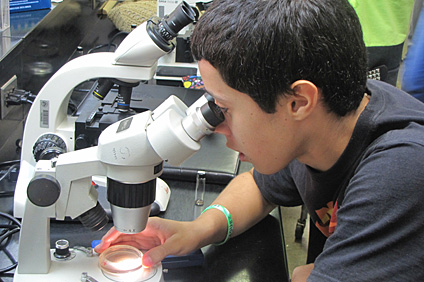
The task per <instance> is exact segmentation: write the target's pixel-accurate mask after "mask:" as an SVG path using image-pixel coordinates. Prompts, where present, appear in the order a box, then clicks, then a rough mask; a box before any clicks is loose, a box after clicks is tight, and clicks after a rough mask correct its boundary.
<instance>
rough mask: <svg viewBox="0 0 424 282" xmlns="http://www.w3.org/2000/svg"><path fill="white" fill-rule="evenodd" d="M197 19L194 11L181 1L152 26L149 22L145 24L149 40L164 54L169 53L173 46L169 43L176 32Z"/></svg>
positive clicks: (175, 35)
mask: <svg viewBox="0 0 424 282" xmlns="http://www.w3.org/2000/svg"><path fill="white" fill-rule="evenodd" d="M197 17H198V14H197V13H196V12H195V10H194V9H193V8H192V7H191V6H190V5H189V4H187V2H185V1H183V2H182V3H181V4H180V5H178V6H177V8H175V10H174V11H173V12H172V13H171V14H170V15H168V16H165V17H164V18H163V19H161V20H160V21H159V23H157V24H154V23H153V22H152V21H150V22H149V23H148V24H147V32H148V34H149V36H150V38H151V39H152V40H153V41H154V42H155V43H156V44H157V45H158V46H159V47H160V48H161V49H162V50H163V51H165V52H170V51H171V50H172V49H173V48H174V45H173V44H172V43H170V41H171V40H172V39H174V38H175V37H177V35H178V32H179V31H180V30H181V29H183V28H184V27H185V26H186V25H188V24H190V23H192V22H194V21H195V20H196V19H197Z"/></svg>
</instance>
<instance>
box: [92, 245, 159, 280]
mask: <svg viewBox="0 0 424 282" xmlns="http://www.w3.org/2000/svg"><path fill="white" fill-rule="evenodd" d="M142 257H143V253H142V252H141V251H140V250H138V249H137V248H134V247H132V246H128V245H116V246H112V247H110V248H108V249H106V250H105V251H104V252H103V253H101V254H100V256H99V267H100V269H101V271H102V273H103V275H104V276H106V277H107V278H109V279H110V280H113V281H126V282H138V281H145V280H148V279H150V278H152V277H153V276H154V275H155V274H156V272H157V269H156V268H155V267H150V268H147V267H144V266H143V265H142V263H141V259H142Z"/></svg>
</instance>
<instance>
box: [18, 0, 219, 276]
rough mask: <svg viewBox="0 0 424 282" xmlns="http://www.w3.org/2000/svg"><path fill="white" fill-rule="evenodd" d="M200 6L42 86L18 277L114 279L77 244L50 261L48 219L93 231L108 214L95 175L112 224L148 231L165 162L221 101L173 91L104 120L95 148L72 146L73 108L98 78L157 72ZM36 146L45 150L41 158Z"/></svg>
mask: <svg viewBox="0 0 424 282" xmlns="http://www.w3.org/2000/svg"><path fill="white" fill-rule="evenodd" d="M193 13H194V12H193V10H192V9H191V7H190V6H189V5H187V3H185V2H183V3H182V4H181V5H179V6H178V7H177V9H176V10H175V11H174V12H173V13H172V14H171V15H170V16H169V17H165V18H164V19H162V20H161V21H159V22H158V23H154V22H152V21H150V22H148V23H146V24H144V25H141V26H139V27H138V28H136V29H135V30H134V31H133V32H131V33H130V34H129V35H128V36H127V38H126V39H125V40H124V41H123V42H122V43H121V45H120V46H119V47H118V49H117V50H116V51H115V52H114V53H94V54H89V55H85V56H81V57H78V58H76V59H74V60H72V61H70V62H69V63H67V64H66V65H64V66H63V67H62V68H61V69H60V70H59V71H58V72H57V73H56V74H55V75H53V77H52V78H51V79H50V80H49V81H48V82H47V83H46V85H45V86H44V87H43V88H42V89H41V91H40V93H39V94H38V96H37V98H36V99H35V100H34V103H33V106H32V108H31V110H30V112H29V114H28V118H27V122H26V125H25V132H24V139H23V145H22V159H21V169H20V173H19V177H18V182H17V185H16V194H15V216H17V217H22V219H23V220H22V229H21V236H20V242H19V264H18V269H17V271H16V272H15V277H14V281H16V282H18V281H28V280H31V281H58V280H59V281H60V280H63V279H61V277H62V278H63V277H66V279H75V278H72V277H81V275H82V273H86V274H88V275H89V276H91V277H93V278H95V279H98V281H107V278H105V277H104V276H103V275H101V272H100V269H99V267H98V266H97V258H96V257H94V258H93V257H89V256H87V255H86V254H85V253H83V254H81V253H80V252H76V256H75V257H74V258H73V259H70V260H66V261H63V260H58V259H57V258H54V259H52V253H53V252H54V250H50V240H49V238H50V234H49V229H50V228H49V226H50V218H55V219H59V220H63V219H65V217H66V216H69V217H71V218H76V217H79V218H81V219H82V221H83V222H84V223H85V225H86V226H88V227H90V228H92V229H100V228H102V226H104V224H105V223H106V222H107V217H106V214H105V212H104V210H103V209H102V208H101V206H100V205H99V204H98V202H97V191H96V189H95V188H94V185H92V177H93V176H105V177H107V186H108V191H107V194H108V200H109V202H110V203H111V206H112V215H113V219H114V224H115V227H116V228H117V229H118V230H120V231H122V232H126V233H137V232H140V231H142V230H143V229H144V228H145V224H146V222H147V218H148V215H149V211H150V205H151V204H152V202H153V200H154V199H155V189H156V178H157V177H158V176H160V174H161V173H162V170H163V161H164V160H165V161H167V162H169V163H170V164H172V165H178V164H179V163H181V162H182V161H184V160H185V159H187V158H188V157H190V156H191V155H192V154H193V153H195V152H196V151H197V150H199V149H200V143H199V141H200V140H201V139H202V138H203V137H204V136H205V135H206V134H209V133H211V132H212V131H213V129H214V127H215V126H216V125H218V124H219V123H220V122H222V120H223V115H222V113H221V112H220V110H219V108H218V107H216V105H215V104H214V103H213V102H211V101H208V100H207V99H206V98H205V97H204V96H202V97H201V98H200V99H199V100H201V101H198V102H196V103H195V104H194V105H193V106H192V107H190V108H188V107H187V106H186V105H185V104H184V103H183V102H182V101H181V100H179V99H177V98H176V97H175V96H171V97H170V98H168V99H167V100H166V101H165V102H164V103H162V104H161V105H160V106H159V107H158V108H156V109H155V110H154V111H145V112H143V113H140V114H137V115H133V116H130V117H127V118H125V119H123V120H120V121H118V122H116V123H114V124H112V125H110V126H109V127H107V128H106V129H105V130H104V131H103V132H102V134H101V135H100V137H99V141H98V142H99V143H98V146H95V147H89V148H86V149H81V150H76V151H72V148H74V136H73V124H74V122H75V118H73V117H70V116H68V115H67V105H68V101H69V97H70V95H71V94H70V93H71V92H72V89H73V88H74V87H76V86H77V85H79V84H80V83H82V82H84V81H86V80H89V79H93V78H99V77H100V78H114V79H118V80H122V81H125V82H128V83H137V82H139V81H141V80H147V79H150V78H151V77H152V76H153V73H154V71H155V69H156V65H157V59H158V58H159V57H161V56H162V55H164V54H166V53H167V52H170V51H171V50H172V49H173V47H174V45H173V44H172V42H171V40H172V39H173V38H174V37H175V36H176V34H177V33H178V31H179V30H180V29H181V28H183V27H184V26H185V25H187V24H189V23H191V22H192V21H193V20H194V14H193ZM202 101H203V102H202ZM199 104H203V105H202V106H201V107H199ZM193 107H194V108H193ZM37 140H38V142H37ZM40 147H41V150H39V149H40ZM35 148H37V150H34V149H35ZM33 150H34V151H37V152H38V153H39V154H38V156H37V159H38V160H36V159H35V156H34V155H33ZM157 269H158V271H157V273H158V275H157V276H156V275H155V277H154V278H152V279H153V280H149V281H160V280H161V279H162V278H161V277H162V275H161V266H160V265H158V266H157Z"/></svg>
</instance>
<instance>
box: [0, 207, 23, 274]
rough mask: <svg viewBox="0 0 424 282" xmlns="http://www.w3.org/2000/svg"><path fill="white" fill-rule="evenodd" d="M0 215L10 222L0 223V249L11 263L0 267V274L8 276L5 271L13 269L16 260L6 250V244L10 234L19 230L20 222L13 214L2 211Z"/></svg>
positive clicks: (16, 263)
mask: <svg viewBox="0 0 424 282" xmlns="http://www.w3.org/2000/svg"><path fill="white" fill-rule="evenodd" d="M0 217H3V218H6V219H7V220H9V221H11V224H8V225H5V224H3V225H1V228H2V230H1V232H0V251H3V252H4V253H5V254H6V256H7V257H8V258H9V260H10V261H11V263H12V264H11V265H8V266H6V267H4V268H0V275H1V276H9V275H8V273H6V272H8V271H10V270H13V269H15V268H16V266H17V265H18V262H17V261H16V259H15V258H14V257H13V256H12V255H11V254H10V252H9V251H8V250H7V246H8V245H9V243H10V241H11V240H12V235H13V234H15V233H18V232H19V231H20V230H21V223H20V222H19V220H17V219H16V218H14V217H13V216H11V215H9V214H7V213H4V212H0Z"/></svg>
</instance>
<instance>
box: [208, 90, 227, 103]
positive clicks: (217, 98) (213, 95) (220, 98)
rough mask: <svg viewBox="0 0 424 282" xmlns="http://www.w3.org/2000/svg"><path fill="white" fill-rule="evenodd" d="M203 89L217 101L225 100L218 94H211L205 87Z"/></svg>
mask: <svg viewBox="0 0 424 282" xmlns="http://www.w3.org/2000/svg"><path fill="white" fill-rule="evenodd" d="M205 91H206V93H208V94H209V95H211V96H212V98H213V99H214V100H218V102H225V101H226V100H225V99H223V98H222V97H219V96H218V97H217V96H216V95H215V94H213V93H212V92H210V91H209V90H208V89H207V88H205Z"/></svg>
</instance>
